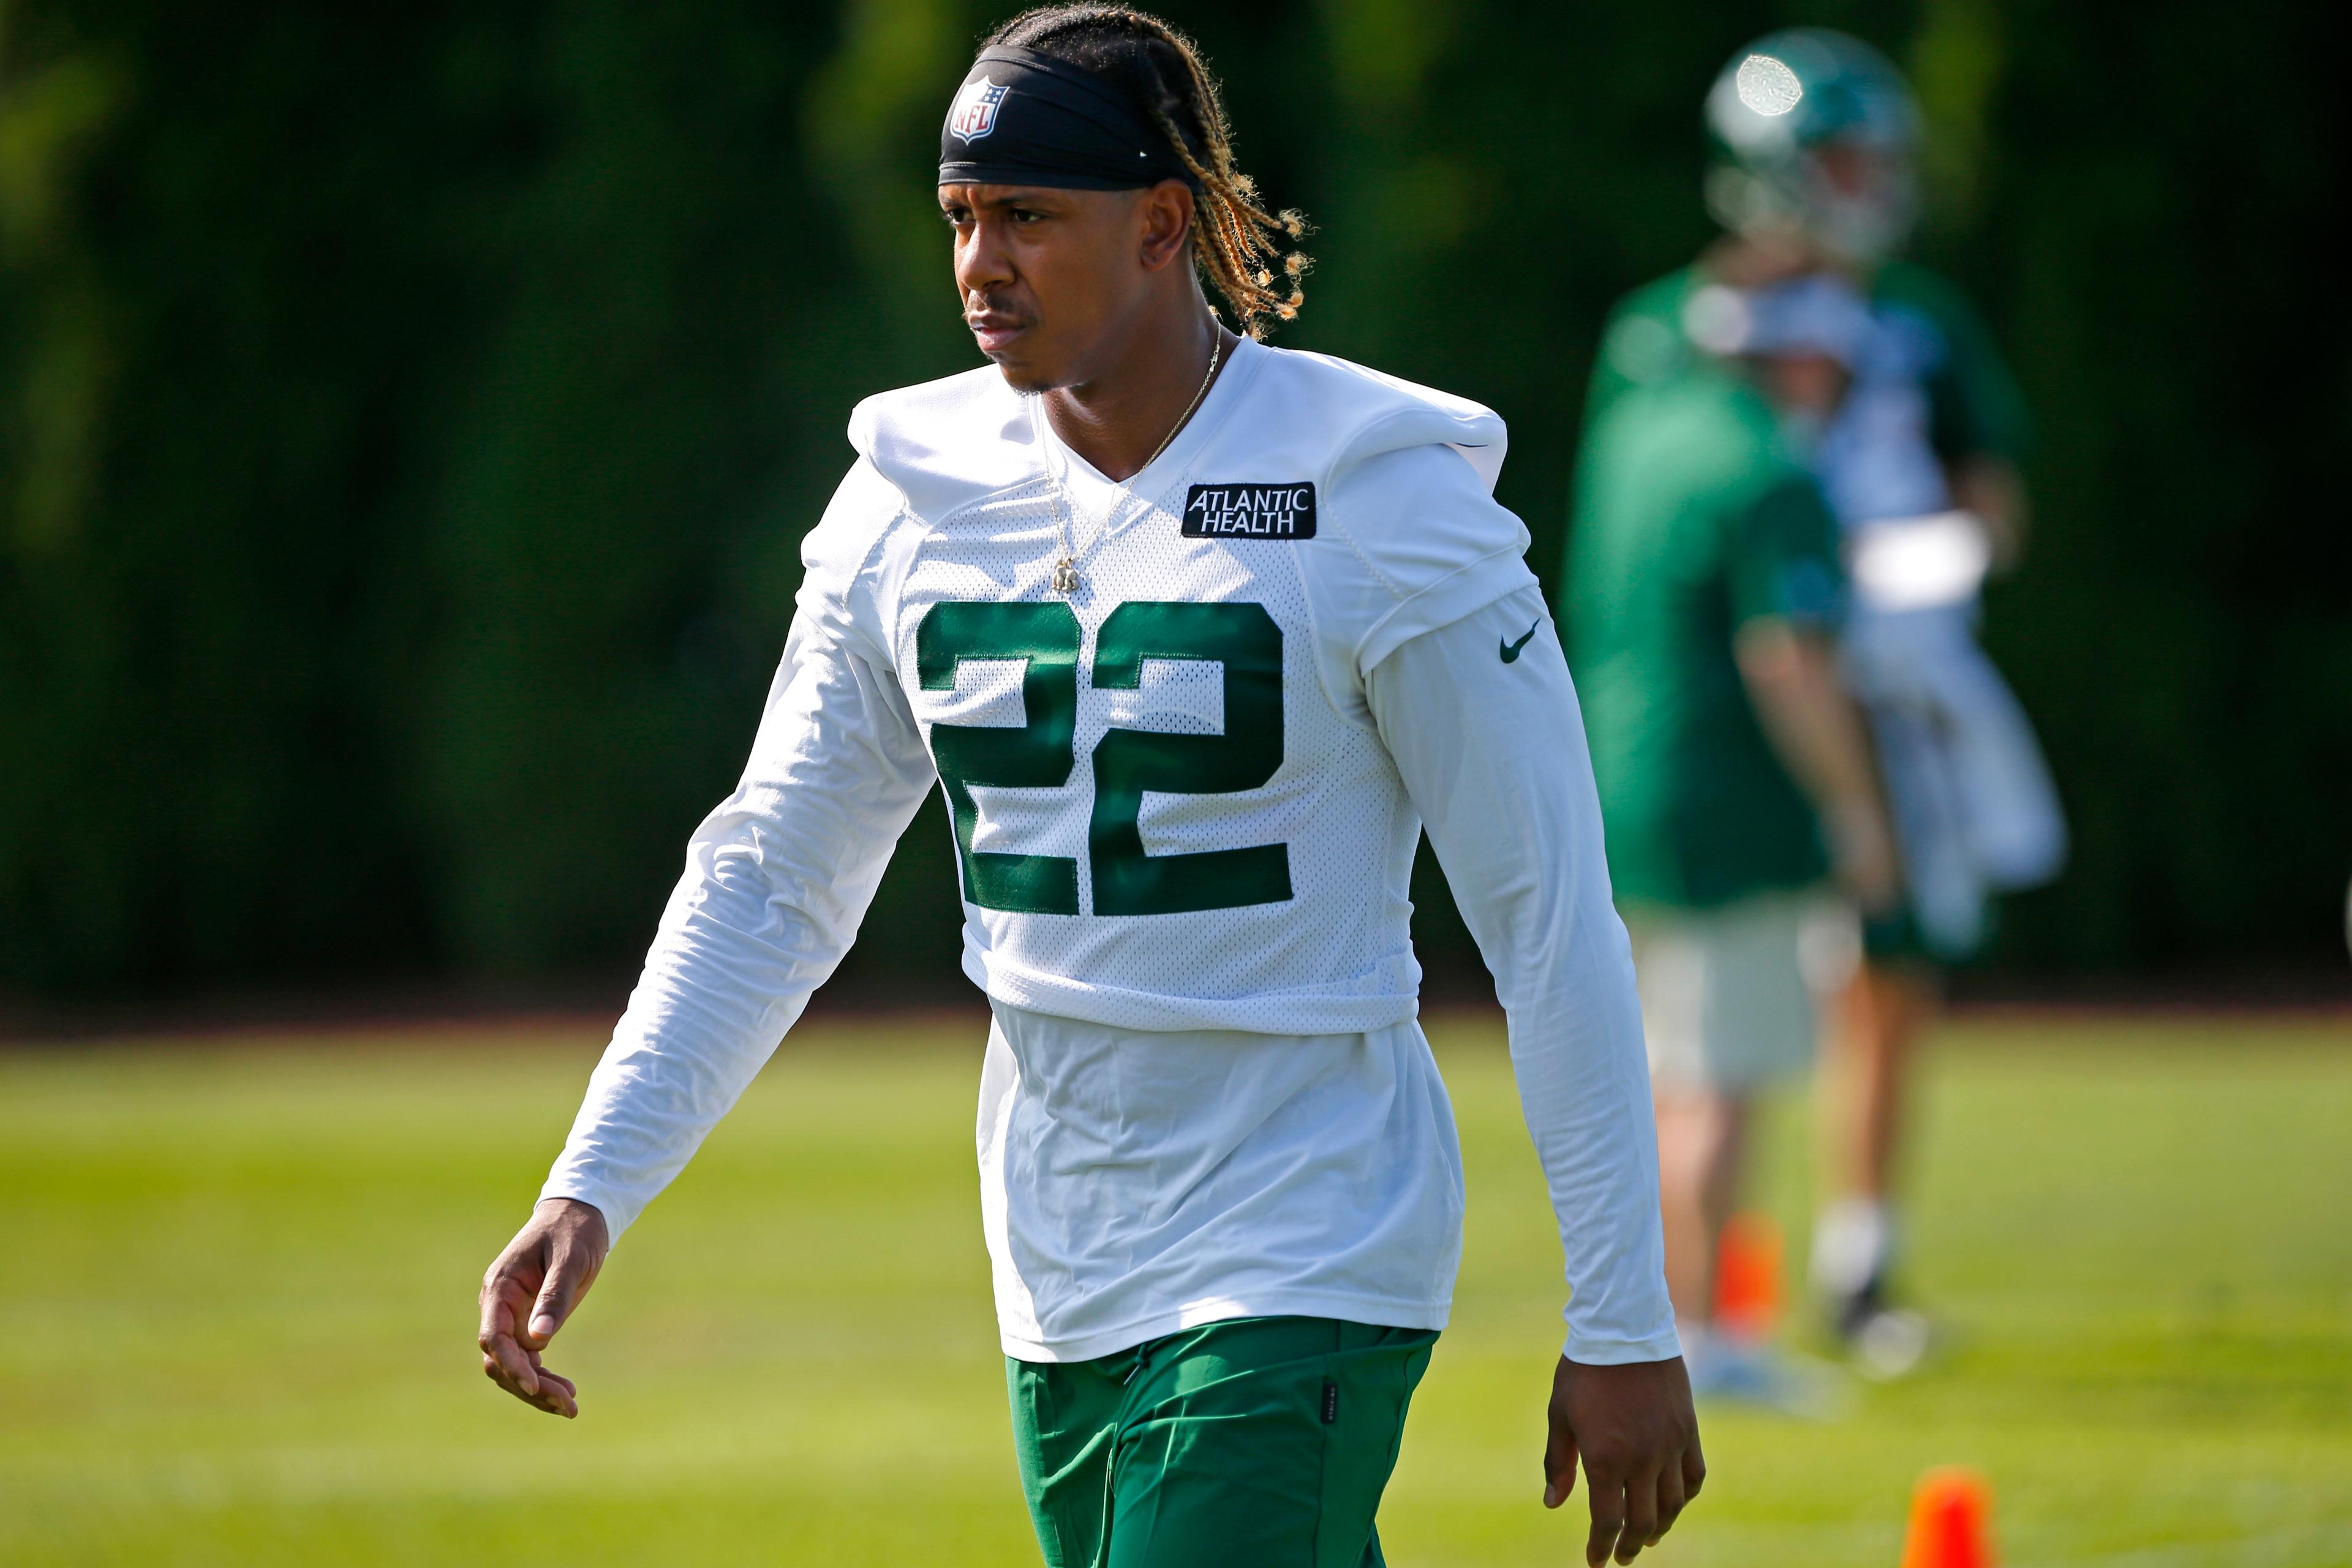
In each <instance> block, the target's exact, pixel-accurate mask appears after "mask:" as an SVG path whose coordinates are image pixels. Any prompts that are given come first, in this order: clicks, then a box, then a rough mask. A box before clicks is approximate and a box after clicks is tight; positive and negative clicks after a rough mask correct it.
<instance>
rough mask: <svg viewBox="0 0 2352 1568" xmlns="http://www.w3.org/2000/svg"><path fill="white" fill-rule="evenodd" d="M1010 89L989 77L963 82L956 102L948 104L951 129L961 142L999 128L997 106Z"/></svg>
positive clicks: (977, 138)
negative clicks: (997, 126) (1000, 85)
mask: <svg viewBox="0 0 2352 1568" xmlns="http://www.w3.org/2000/svg"><path fill="white" fill-rule="evenodd" d="M1006 90H1007V89H1005V88H1003V87H999V86H998V85H997V84H996V83H994V82H992V81H991V80H989V79H987V78H986V77H980V78H978V79H974V80H971V81H968V82H966V83H964V84H963V90H962V91H961V92H959V93H957V94H956V99H955V102H953V103H952V104H950V105H949V106H948V132H949V134H950V135H951V136H953V137H954V138H955V139H956V140H957V141H959V142H977V141H979V140H980V139H981V138H982V137H983V136H985V135H987V134H988V133H989V132H992V131H993V130H995V129H996V106H997V105H998V104H1000V103H1003V101H1004V94H1005V92H1006Z"/></svg>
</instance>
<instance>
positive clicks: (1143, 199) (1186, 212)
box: [1135, 180, 1192, 272]
mask: <svg viewBox="0 0 2352 1568" xmlns="http://www.w3.org/2000/svg"><path fill="white" fill-rule="evenodd" d="M1135 216H1136V238H1137V251H1136V258H1137V259H1138V260H1139V261H1141V262H1142V263H1143V269H1144V270H1145V271H1146V272H1158V271H1160V269H1161V268H1165V267H1167V266H1168V265H1169V264H1170V263H1171V262H1174V261H1179V260H1181V259H1182V258H1183V257H1184V256H1185V254H1186V253H1187V251H1188V250H1189V249H1190V248H1191V246H1192V186H1190V185H1188V184H1185V183H1184V182H1183V181H1181V180H1162V181H1160V183H1159V184H1156V185H1151V186H1149V187H1147V188H1146V189H1144V190H1140V191H1138V192H1137V193H1136V214H1135Z"/></svg>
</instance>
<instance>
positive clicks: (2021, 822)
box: [1588, 29, 2066, 1373]
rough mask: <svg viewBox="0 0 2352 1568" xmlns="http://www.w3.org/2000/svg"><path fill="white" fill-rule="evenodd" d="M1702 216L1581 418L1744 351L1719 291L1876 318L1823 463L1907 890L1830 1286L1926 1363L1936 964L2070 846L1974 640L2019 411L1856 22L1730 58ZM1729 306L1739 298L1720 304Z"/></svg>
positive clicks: (1839, 1064) (1780, 38)
mask: <svg viewBox="0 0 2352 1568" xmlns="http://www.w3.org/2000/svg"><path fill="white" fill-rule="evenodd" d="M1706 121H1707V128H1708V132H1709V134H1710V137H1711V139H1712V141H1713V143H1714V147H1715V153H1716V161H1715V166H1714V168H1713V170H1712V171H1711V172H1710V174H1709V175H1708V179H1707V185H1706V197H1707V205H1708V207H1709V209H1710V210H1711V211H1712V213H1713V214H1714V216H1716V218H1717V221H1718V222H1720V223H1721V224H1722V225H1723V226H1724V227H1725V229H1726V231H1727V232H1726V234H1725V236H1724V237H1723V238H1722V239H1720V240H1718V241H1717V243H1716V244H1715V245H1714V246H1712V247H1710V248H1709V249H1708V250H1707V251H1706V253H1705V254H1704V255H1703V256H1701V257H1700V258H1699V260H1698V261H1697V263H1696V265H1695V266H1693V267H1691V268H1686V269H1685V270H1684V271H1682V272H1678V273H1676V274H1675V275H1673V276H1671V277H1669V278H1666V279H1662V280H1660V281H1659V282H1657V283H1655V284H1653V285H1651V286H1650V287H1648V288H1646V289H1643V290H1641V291H1639V292H1638V293H1636V294H1634V295H1633V297H1631V298H1630V299H1629V300H1626V301H1625V303H1624V304H1623V305H1622V306H1621V307H1620V308H1619V310H1617V312H1616V313H1615V314H1614V315H1613V316H1612V321H1611V324H1610V327H1609V330H1608V332H1607V335H1606V338H1605V340H1604V342H1603V346H1602V352H1601V363H1600V366H1599V368H1598V371H1597V373H1596V375H1595V380H1594V386H1593V392H1592V400H1591V411H1590V413H1589V415H1588V417H1589V418H1593V419H1598V418H1599V417H1600V416H1601V414H1602V413H1603V411H1604V410H1606V409H1607V408H1608V407H1609V406H1610V405H1612V404H1613V403H1614V402H1615V401H1616V400H1617V399H1618V398H1619V397H1621V396H1622V395H1624V394H1625V393H1626V392H1627V391H1629V390H1631V389H1633V388H1635V387H1639V386H1644V385H1650V384H1656V383H1658V382H1660V381H1662V380H1668V379H1671V378H1673V377H1674V376H1675V375H1677V374H1682V373H1683V371H1684V370H1685V369H1686V368H1687V366H1688V365H1689V364H1690V363H1692V362H1693V360H1694V359H1695V358H1696V357H1699V356H1704V355H1706V354H1707V353H1720V352H1723V351H1724V350H1725V349H1726V348H1727V347H1728V346H1729V345H1728V344H1727V343H1726V342H1718V341H1710V334H1717V335H1718V336H1719V335H1720V334H1721V333H1723V332H1724V331H1727V325H1728V324H1730V323H1731V318H1730V317H1728V316H1727V315H1726V314H1725V313H1724V312H1723V311H1721V310H1711V309H1710V302H1711V301H1713V300H1716V299H1717V297H1718V296H1717V293H1714V292H1710V289H1718V290H1719V289H1725V288H1728V289H1756V288H1759V287H1764V286H1768V285H1770V284H1774V283H1779V282H1783V281H1786V280H1789V279H1799V278H1808V277H1817V278H1831V279H1842V280H1843V281H1844V283H1845V284H1846V285H1847V286H1849V287H1851V288H1852V289H1853V290H1855V291H1856V293H1857V296H1858V297H1859V298H1860V299H1861V300H1863V301H1864V304H1865V306H1866V309H1867V311H1868V314H1869V317H1870V321H1871V326H1872V329H1873V330H1872V331H1870V333H1869V334H1868V337H1867V339H1866V341H1864V342H1862V343H1860V344H1857V345H1856V347H1855V349H1854V352H1853V363H1852V365H1851V367H1850V368H1851V373H1852V384H1851V386H1850V388H1849V389H1848V391H1847V394H1846V395H1845V396H1844V397H1843V400H1842V401H1841V402H1840V404H1839V405H1838V406H1837V408H1836V409H1835V411H1834V413H1833V414H1832V415H1831V416H1827V417H1825V418H1823V420H1822V423H1821V425H1820V426H1819V428H1818V430H1817V431H1816V432H1813V433H1812V435H1813V438H1812V439H1811V440H1810V441H1809V442H1808V443H1807V445H1808V446H1809V447H1810V449H1811V467H1812V469H1813V471H1814V473H1815V474H1816V475H1817V476H1818V478H1819V479H1820V481H1821V485H1822V492H1823V494H1824V495H1825V497H1826V498H1827V500H1828V501H1829V504H1830V507H1831V509H1832V511H1833V513H1834V514H1835V516H1836V518H1837V521H1838V523H1839V525H1840V527H1841V530H1842V531H1843V557H1844V560H1845V563H1846V565H1847V569H1848V573H1849V575H1850V578H1851V591H1852V603H1851V606H1850V611H1849V614H1848V616H1847V617H1846V621H1845V629H1844V633H1843V649H1842V664H1843V669H1844V672H1845V677H1846V679H1847V681H1848V683H1849V684H1850V686H1851V688H1852V689H1853V692H1854V694H1855V696H1856V697H1858V698H1859V699H1860V700H1861V701H1862V703H1863V705H1864V710H1865V711H1866V713H1867V715H1868V718H1869V723H1870V733H1871V738H1872V740H1873V742H1874V746H1875V749H1876V752H1877V756H1878V763H1879V767H1880V770H1881V773H1882V777H1883V780H1884V785H1885V794H1886V797H1887V799H1888V801H1889V803H1890V805H1891V809H1892V812H1893V816H1894V819H1895V832H1896V837H1897V842H1898V844H1899V846H1900V849H1901V855H1902V863H1903V876H1904V882H1905V888H1906V899H1905V901H1904V904H1903V906H1902V907H1901V908H1900V909H1899V910H1892V911H1890V912H1889V913H1888V914H1887V915H1886V916H1885V917H1884V918H1879V919H1874V920H1871V921H1868V922H1866V924H1865V928H1864V930H1865V944H1864V963H1863V964H1862V966H1861V968H1860V969H1859V971H1858V972H1857V973H1855V974H1854V976H1853V980H1852V982H1851V983H1850V984H1848V985H1847V986H1846V987H1845V989H1844V994H1843V1000H1842V1005H1840V1007H1839V1009H1838V1026H1837V1027H1836V1028H1835V1029H1834V1030H1833V1031H1832V1046H1831V1049H1830V1052H1829V1056H1828V1059H1827V1070H1826V1073H1825V1082H1824V1089H1825V1094H1826V1100H1827V1109H1828V1115H1829V1143H1830V1149H1831V1154H1830V1160H1831V1166H1830V1186H1831V1191H1832V1197H1831V1201H1830V1202H1829V1204H1828V1205H1827V1207H1826V1208H1825V1209H1824V1210H1823V1212H1822V1215H1821V1216H1820V1219H1819V1222H1818V1223H1817V1224H1816V1226H1815V1228H1814V1234H1813V1257H1812V1271H1813V1281H1814V1286H1815V1289H1816V1290H1817V1291H1818V1292H1819V1293H1820V1295H1821V1296H1822V1300H1823V1302H1824V1305H1825V1306H1826V1308H1827V1310H1828V1313H1829V1317H1830V1321H1831V1323H1832V1327H1833V1328H1834V1329H1835V1331H1837V1333H1838V1334H1839V1336H1840V1337H1841V1338H1842V1339H1843V1341H1844V1342H1846V1343H1847V1344H1848V1346H1849V1347H1850V1348H1851V1349H1852V1350H1853V1351H1854V1352H1856V1354H1857V1356H1858V1357H1859V1359H1860V1360H1861V1361H1862V1362H1863V1363H1864V1365H1865V1366H1866V1367H1869V1368H1871V1369H1873V1370H1875V1371H1878V1372H1881V1373H1897V1372H1900V1371H1903V1370H1906V1369H1907V1368H1908V1367H1909V1366H1910V1365H1911V1364H1912V1363H1916V1360H1917V1359H1918V1356H1919V1354H1920V1353H1921V1352H1923V1351H1924V1349H1925V1347H1926V1343H1927V1333H1926V1327H1925V1324H1924V1322H1923V1321H1921V1320H1920V1319H1918V1318H1917V1317H1916V1315H1914V1314H1911V1313H1907V1312H1904V1311H1900V1310H1896V1309H1895V1308H1893V1307H1892V1306H1890V1304H1889V1302H1888V1300H1887V1289H1888V1274H1889V1271H1890V1269H1891V1268H1892V1265H1893V1261H1894V1258H1895V1236H1896V1226H1895V1218H1894V1214H1893V1209H1892V1206H1891V1184H1892V1179H1893V1175H1894V1167H1895V1158H1896V1150H1897V1142H1898V1133H1899V1131H1900V1128H1901V1125H1902V1110H1903V1100H1904V1089H1905V1083H1906V1067H1907V1060H1908V1057H1909V1055H1910V1051H1911V1047H1912V1044H1913V1042H1914V1041H1915V1040H1916V1037H1917V1036H1918V1034H1919V1032H1920V1029H1921V1026H1922V1025H1923V1024H1924V1023H1925V1022H1926V1020H1927V1017H1928V1016H1929V1014H1930V1012H1931V1011H1932V1008H1933V1006H1934V1003H1935V999H1936V994H1937V986H1936V970H1937V967H1938V966H1940V965H1943V964H1948V963H1956V962H1958V961H1962V960H1965V959H1967V958H1969V957H1970V956H1972V955H1973V954H1974V953H1976V952H1978V951H1979V950H1980V949H1981V947H1982V946H1983V943H1984V942H1985V941H1986V939H1987V937H1988V935H1989V934H1990V900H1991V897H1992V896H1993V895H1994V894H1996V893H1998V892H2000V891H2005V890H2010V889H2019V888H2025V887H2030V886H2033V885H2036V884H2038V883H2041V882H2043V881H2046V880H2048V879H2050V878H2052V877H2053V876H2055V875H2056V873H2057V871H2058V869H2059V867H2060V865H2061V864H2062V862H2063V859H2064V858H2065V852H2066V834H2065V827H2064V822H2063V817H2062V816H2061V814H2060V810H2059V805H2058V801H2057V796H2056V794H2055V791H2054V790H2053V787H2052V785H2051V783H2050V778H2049V773H2048V770H2047V768H2046V767H2045V765H2044V764H2043V763H2042V755H2041V752H2040V749H2039V747H2038V746H2037V745H2036V744H2035V742H2034V739H2033V734H2032V730H2031V728H2030V727H2029V726H2028V724H2027V722H2026V720H2025V717H2024V715H2023V713H2022V711H2021V710H2020V709H2019V707H2018V705H2017V702H2016V700H2015V699H2014V698H2013V697H2012V696H2011V694H2010V691H2009V689H2008V687H2007V686H2006V685H2005V684H2004V683H2003V682H2002V680H2001V679H2000V674H1999V673H1998V672H1997V671H1996V670H1995V669H1994V668H1993V667H1992V665H1991V663H1990V660H1989V659H1987V658H1986V657H1985V655H1984V653H1983V650H1982V649H1981V648H1980V647H1979V645H1978V643H1977V639H1976V626H1977V623H1978V619H1979V605H1978V591H1979V586H1980V584H1982V582H1983V579H1984V577H1985V576H1986V574H1987V573H1988V572H1989V571H1993V570H2002V569H2006V568H2008V567H2009V566H2011V565H2013V564H2014V563H2015V562H2016V560H2017V558H2018V555H2019V553H2020V550H2021V543H2022V536H2023V528H2024V522H2025V514H2026V504H2025V490H2024V486H2023V484H2022V482H2021V479H2020V476H2019V472H2018V468H2017V462H2018V459H2019V457H2020V455H2021V452H2022V449H2023V447H2024V444H2025V439H2026V420H2025V415H2024V409H2023V405H2022V400H2021V397H2020V395H2019V394H2018V391H2017V388H2016V384H2015V383H2014V381H2013V380H2012V379H2011V375H2010V374H2009V371H2008V368H2007V367H2006V365H2005V364H2004V363H2002V361H2001V358H2000V353H1999V352H1998V350H1997V349H1996V348H1995V347H1994V345H1993V343H1992V341H1991V338H1990V334H1989V333H1988V332H1987V331H1986V330H1985V329H1984V327H1983V325H1982V324H1981V322H1980V321H1979V319H1978V318H1977V316H1976V314H1975V313H1974V311H1973V310H1970V309H1969V306H1968V304H1967V303H1966V301H1965V300H1963V299H1962V298H1961V297H1960V295H1959V294H1958V291H1957V290H1956V289H1953V288H1952V287H1951V286H1950V285H1949V284H1948V283H1946V282H1945V281H1944V280H1942V279H1939V278H1937V277H1936V276H1934V275H1933V274H1931V273H1929V272H1927V270H1925V269H1924V268H1919V267H1917V266H1916V265H1913V264H1910V263H1907V262H1905V261H1901V260H1898V259H1895V252H1896V251H1898V250H1899V249H1900V248H1901V247H1903V245H1904V244H1905V243H1906V241H1907V239H1908V238H1909V237H1910V234H1911V230H1912V227H1913V225H1914V222H1915V220H1916V216H1917V212H1918V199H1917V183H1916V177H1915V171H1914V155H1915V153H1916V147H1917V143H1918V138H1919V115H1918V110H1917V108H1916V105H1915V103H1914V102H1913V100H1912V97H1911V93H1910V90H1909V89H1908V87H1907V86H1906V84H1905V82H1904V80H1903V79H1902V77H1901V76H1900V75H1899V74H1898V73H1897V72H1896V71H1895V68H1894V67H1893V66H1892V65H1890V64H1889V63H1888V62H1887V61H1886V60H1885V58H1884V57H1882V56H1880V55H1879V54H1878V53H1877V52H1876V51H1874V50H1873V49H1871V48H1870V47H1868V46H1866V45H1864V44H1863V43H1861V42H1859V41H1857V40H1855V39H1853V38H1851V37H1846V36H1844V35H1843V34H1839V33H1834V32H1829V31H1825V30H1820V29H1799V30H1795V31H1790V32H1782V33H1776V34H1773V35H1771V36H1770V37H1766V38H1762V39H1759V41H1758V42H1757V43H1755V44H1754V45H1752V46H1750V47H1748V48H1746V49H1743V50H1741V51H1739V53H1738V55H1736V56H1735V57H1734V58H1732V60H1731V61H1730V63H1729V64H1727V66H1726V67H1725V68H1724V70H1723V72H1722V74H1721V75H1720V76H1719V77H1718V78H1717V80H1716V83H1715V86H1714V88H1713V89H1712V90H1711V91H1710V92H1709V94H1708V96H1707V101H1706ZM1725 297H1727V296H1725Z"/></svg>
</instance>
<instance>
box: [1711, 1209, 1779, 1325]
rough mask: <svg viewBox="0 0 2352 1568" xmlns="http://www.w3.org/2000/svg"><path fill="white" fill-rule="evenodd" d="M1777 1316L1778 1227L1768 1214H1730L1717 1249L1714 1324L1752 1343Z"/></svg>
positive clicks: (1776, 1321) (1772, 1323)
mask: <svg viewBox="0 0 2352 1568" xmlns="http://www.w3.org/2000/svg"><path fill="white" fill-rule="evenodd" d="M1779 1321H1780V1226H1779V1225H1778V1224H1777V1223H1776V1222H1775V1221H1774V1220H1773V1218H1772V1216H1771V1215H1763V1214H1736V1215H1732V1216H1731V1217H1730V1218H1729V1219H1728V1220H1726V1221H1725V1222H1724V1226H1723V1236H1722V1238H1721V1239H1720V1240H1719V1241H1717V1243H1716V1248H1715V1322H1716V1327H1717V1328H1719V1329H1721V1330H1722V1331H1724V1332H1725V1333H1727V1334H1729V1335H1731V1336H1732V1337H1733V1338H1734V1339H1740V1340H1747V1341H1748V1342H1751V1343H1753V1342H1760V1341H1763V1340H1767V1339H1769V1338H1770V1337H1771V1335H1772V1330H1773V1327H1774V1325H1775V1324H1776V1323H1778V1322H1779Z"/></svg>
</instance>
